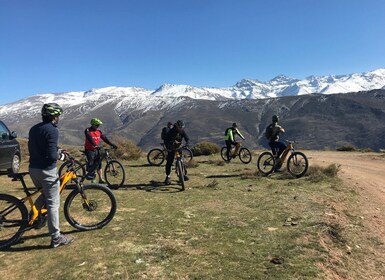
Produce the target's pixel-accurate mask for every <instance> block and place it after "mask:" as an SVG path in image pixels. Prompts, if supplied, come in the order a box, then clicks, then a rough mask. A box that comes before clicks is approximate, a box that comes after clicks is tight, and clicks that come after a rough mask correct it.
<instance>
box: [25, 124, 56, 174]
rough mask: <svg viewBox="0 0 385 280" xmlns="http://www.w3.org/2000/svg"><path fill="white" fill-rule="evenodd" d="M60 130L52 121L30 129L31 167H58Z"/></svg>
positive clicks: (48, 168)
mask: <svg viewBox="0 0 385 280" xmlns="http://www.w3.org/2000/svg"><path fill="white" fill-rule="evenodd" d="M58 142H59V130H58V129H57V127H56V125H55V124H54V123H52V122H41V123H38V124H36V125H34V126H33V127H32V128H31V129H30V131H29V140H28V150H29V167H30V168H38V169H46V170H50V169H53V168H55V167H56V161H57V149H58V148H57V146H58Z"/></svg>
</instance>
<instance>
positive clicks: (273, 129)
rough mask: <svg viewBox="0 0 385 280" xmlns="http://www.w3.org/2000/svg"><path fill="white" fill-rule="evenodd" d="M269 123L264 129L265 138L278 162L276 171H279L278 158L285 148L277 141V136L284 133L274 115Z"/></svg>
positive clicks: (284, 145)
mask: <svg viewBox="0 0 385 280" xmlns="http://www.w3.org/2000/svg"><path fill="white" fill-rule="evenodd" d="M271 121H272V122H271V124H269V125H268V126H267V127H266V132H265V136H266V138H267V140H268V141H269V146H270V148H271V151H272V152H273V155H275V157H276V159H277V160H278V166H277V169H279V168H280V164H279V158H280V156H281V154H282V152H283V151H284V150H285V149H286V147H287V146H286V144H285V143H284V142H282V141H279V134H280V133H285V129H283V127H282V126H280V125H278V121H279V118H278V116H277V115H274V116H273V117H272V118H271Z"/></svg>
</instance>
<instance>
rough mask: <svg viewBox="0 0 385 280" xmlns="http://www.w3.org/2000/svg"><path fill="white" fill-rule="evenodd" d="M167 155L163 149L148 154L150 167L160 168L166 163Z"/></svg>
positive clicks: (156, 149) (153, 150)
mask: <svg viewBox="0 0 385 280" xmlns="http://www.w3.org/2000/svg"><path fill="white" fill-rule="evenodd" d="M164 159H165V155H164V153H163V151H162V150H161V149H158V148H155V149H152V150H150V151H149V152H148V154H147V161H148V163H149V164H150V165H155V166H159V165H161V164H162V163H163V162H164Z"/></svg>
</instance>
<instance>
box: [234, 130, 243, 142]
mask: <svg viewBox="0 0 385 280" xmlns="http://www.w3.org/2000/svg"><path fill="white" fill-rule="evenodd" d="M236 133H237V134H238V135H239V137H241V138H242V139H243V140H245V137H243V135H242V134H241V133H240V132H239V130H238V129H237V130H236Z"/></svg>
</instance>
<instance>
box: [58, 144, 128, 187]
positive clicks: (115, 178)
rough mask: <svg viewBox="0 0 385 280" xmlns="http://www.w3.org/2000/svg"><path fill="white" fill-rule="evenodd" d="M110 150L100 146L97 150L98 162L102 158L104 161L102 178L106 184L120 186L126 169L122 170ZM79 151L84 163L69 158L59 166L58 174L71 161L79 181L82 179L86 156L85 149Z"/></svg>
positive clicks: (83, 177)
mask: <svg viewBox="0 0 385 280" xmlns="http://www.w3.org/2000/svg"><path fill="white" fill-rule="evenodd" d="M110 150H111V149H108V148H101V149H100V150H98V151H99V157H98V158H99V163H101V162H102V161H103V160H105V162H106V166H105V167H104V179H105V180H106V183H107V185H108V186H115V187H121V186H122V185H123V183H124V181H125V179H126V171H125V170H124V167H123V164H122V163H120V162H119V161H118V160H116V159H113V158H112V157H111V155H110ZM81 152H82V154H83V155H84V157H85V163H82V162H80V161H78V160H76V159H74V158H72V159H69V160H68V161H66V162H64V163H63V164H62V165H61V166H60V167H59V170H58V173H59V176H61V175H62V174H63V173H64V172H65V170H66V166H67V165H68V163H69V162H70V161H71V162H72V164H73V169H74V172H75V173H76V175H77V177H78V178H80V181H84V179H85V175H86V167H87V157H86V156H85V151H81Z"/></svg>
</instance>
